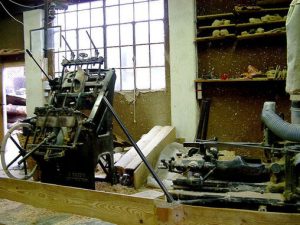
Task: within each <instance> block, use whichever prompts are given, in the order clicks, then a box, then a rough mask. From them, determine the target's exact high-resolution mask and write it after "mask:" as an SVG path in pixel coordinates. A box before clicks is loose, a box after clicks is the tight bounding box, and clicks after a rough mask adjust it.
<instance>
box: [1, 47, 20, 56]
mask: <svg viewBox="0 0 300 225" xmlns="http://www.w3.org/2000/svg"><path fill="white" fill-rule="evenodd" d="M20 54H24V50H22V49H0V56H9V55H20Z"/></svg>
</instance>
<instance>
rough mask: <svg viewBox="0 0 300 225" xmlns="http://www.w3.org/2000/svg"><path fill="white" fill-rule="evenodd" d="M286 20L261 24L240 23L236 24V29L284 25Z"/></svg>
mask: <svg viewBox="0 0 300 225" xmlns="http://www.w3.org/2000/svg"><path fill="white" fill-rule="evenodd" d="M284 23H285V20H277V21H269V22H261V23H240V24H236V28H247V27H255V26H264V25H273V24H275V25H276V24H284Z"/></svg>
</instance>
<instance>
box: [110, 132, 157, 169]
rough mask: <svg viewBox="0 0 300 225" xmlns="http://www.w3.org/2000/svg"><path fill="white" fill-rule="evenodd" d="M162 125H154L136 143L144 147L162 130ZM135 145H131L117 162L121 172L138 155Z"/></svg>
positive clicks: (141, 147)
mask: <svg viewBox="0 0 300 225" xmlns="http://www.w3.org/2000/svg"><path fill="white" fill-rule="evenodd" d="M161 129H162V127H161V126H154V127H153V128H152V129H151V130H150V131H149V132H148V133H147V134H144V135H143V136H142V137H141V139H140V140H139V141H138V142H137V143H136V144H137V145H138V147H139V148H140V149H143V148H144V147H145V146H147V145H148V144H149V142H150V141H151V140H152V139H153V138H154V137H155V136H156V135H157V134H158V133H159V132H160V131H161ZM137 155H138V154H137V152H136V150H135V148H134V147H131V148H130V149H129V150H128V152H126V153H125V154H124V155H123V156H122V158H121V159H120V160H119V161H118V162H117V163H116V164H115V166H116V168H117V171H118V172H119V173H121V174H122V173H123V172H124V168H125V167H126V166H127V165H128V164H129V163H130V162H131V161H132V160H133V159H134V158H135V157H136V156H137Z"/></svg>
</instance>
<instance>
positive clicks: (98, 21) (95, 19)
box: [91, 8, 103, 26]
mask: <svg viewBox="0 0 300 225" xmlns="http://www.w3.org/2000/svg"><path fill="white" fill-rule="evenodd" d="M91 18H92V20H91V26H101V25H103V9H102V8H98V9H92V10H91Z"/></svg>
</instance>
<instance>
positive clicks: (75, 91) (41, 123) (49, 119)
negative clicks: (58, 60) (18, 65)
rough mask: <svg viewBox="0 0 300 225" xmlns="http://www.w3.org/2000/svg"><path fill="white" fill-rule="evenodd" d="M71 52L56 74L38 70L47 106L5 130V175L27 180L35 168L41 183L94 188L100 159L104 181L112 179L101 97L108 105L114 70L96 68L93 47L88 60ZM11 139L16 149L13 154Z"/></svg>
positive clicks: (108, 118) (108, 124) (98, 60)
mask: <svg viewBox="0 0 300 225" xmlns="http://www.w3.org/2000/svg"><path fill="white" fill-rule="evenodd" d="M87 34H88V33H87ZM88 36H89V34H88ZM89 38H90V36H89ZM90 40H91V39H90ZM91 42H92V40H91ZM66 43H67V42H66ZM92 44H93V42H92ZM93 45H94V44H93ZM67 46H68V43H67ZM70 50H71V49H70ZM27 53H28V54H29V55H30V56H31V57H32V58H33V56H32V54H31V53H30V52H29V51H28V50H27ZM71 54H72V55H71V59H70V60H67V59H64V60H63V62H62V73H61V76H60V77H59V78H54V79H50V78H49V77H48V76H47V74H46V73H45V72H44V71H43V70H42V72H43V73H44V74H45V75H46V77H47V78H48V80H49V85H50V87H51V95H50V97H49V101H48V104H47V105H45V106H43V107H36V108H35V111H34V113H35V115H36V116H34V117H32V118H28V119H26V120H24V121H22V122H21V123H19V124H16V125H15V126H13V127H12V128H11V129H10V130H9V132H8V133H7V134H6V136H5V138H4V140H3V143H2V150H1V160H2V166H3V169H4V171H5V172H6V174H7V175H8V176H9V177H12V178H19V179H20V178H21V179H29V178H30V177H32V176H33V174H34V173H35V170H36V169H37V167H38V171H40V180H41V181H42V182H47V183H55V184H62V185H69V186H76V187H83V188H89V189H94V188H95V168H96V165H97V164H98V163H99V165H100V166H101V168H102V170H103V171H104V172H105V173H106V178H105V180H107V181H109V182H112V183H114V182H115V177H114V171H113V155H112V151H113V135H112V114H111V112H110V111H109V110H107V106H106V105H105V104H104V98H105V99H106V100H107V101H108V102H109V103H110V104H111V105H112V102H113V95H114V85H115V80H116V74H115V71H114V69H103V68H101V67H102V65H103V61H104V60H103V57H101V56H98V51H97V49H96V48H95V56H93V57H90V58H88V57H87V55H86V54H79V57H78V58H77V59H75V54H74V53H73V51H72V50H71ZM33 59H34V58H33ZM34 61H35V59H34ZM35 62H36V61H35ZM37 65H38V64H37ZM38 66H39V65H38ZM39 67H40V66H39ZM19 139H20V140H22V141H18V140H19ZM11 141H12V143H13V144H14V145H15V146H16V147H17V151H16V153H15V154H14V155H11V154H13V153H12V152H13V151H12V150H11V148H10V146H11V144H9V143H10V142H11ZM9 145H10V146H9ZM9 148H10V149H9ZM10 153H11V154H10Z"/></svg>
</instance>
